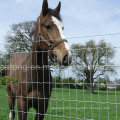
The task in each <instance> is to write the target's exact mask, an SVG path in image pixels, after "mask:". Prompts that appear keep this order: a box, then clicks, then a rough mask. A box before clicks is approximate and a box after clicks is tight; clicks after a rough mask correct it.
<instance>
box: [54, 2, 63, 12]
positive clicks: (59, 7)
mask: <svg viewBox="0 0 120 120" xmlns="http://www.w3.org/2000/svg"><path fill="white" fill-rule="evenodd" d="M60 9H61V2H59V4H58V6H57V7H56V8H55V9H54V10H55V11H56V12H57V13H60Z"/></svg>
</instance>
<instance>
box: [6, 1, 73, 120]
mask: <svg viewBox="0 0 120 120" xmlns="http://www.w3.org/2000/svg"><path fill="white" fill-rule="evenodd" d="M60 10H61V2H59V4H58V5H57V7H56V8H55V9H51V8H49V7H48V1H47V0H43V5H42V11H41V13H40V16H39V17H38V19H37V21H36V24H35V28H34V41H33V43H32V52H31V53H17V54H15V55H13V56H12V57H11V59H10V62H9V64H8V68H7V72H6V76H8V77H10V78H13V79H17V82H13V81H10V82H8V83H7V92H8V103H9V109H10V112H9V120H14V118H15V111H14V105H15V99H17V109H18V118H19V120H26V119H27V113H28V111H29V109H30V108H34V109H35V110H36V115H35V120H43V119H44V116H45V114H46V111H47V108H48V103H49V99H50V97H51V91H52V75H51V71H50V68H49V66H48V57H50V59H51V60H52V61H53V62H58V64H60V65H64V66H69V65H70V64H71V62H72V55H71V52H70V48H69V46H68V41H67V40H66V39H65V36H64V32H63V29H64V26H63V24H62V20H61V16H60ZM11 66H12V67H11Z"/></svg>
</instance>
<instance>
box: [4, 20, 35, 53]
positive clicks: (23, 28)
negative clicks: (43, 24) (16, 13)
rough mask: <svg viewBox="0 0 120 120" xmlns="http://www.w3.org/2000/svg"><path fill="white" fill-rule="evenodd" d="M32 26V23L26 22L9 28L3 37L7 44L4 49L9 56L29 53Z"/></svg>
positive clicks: (33, 24) (33, 23)
mask: <svg viewBox="0 0 120 120" xmlns="http://www.w3.org/2000/svg"><path fill="white" fill-rule="evenodd" d="M34 26H35V22H34V21H28V22H22V23H19V24H13V25H12V26H11V27H10V30H9V31H8V33H7V35H6V36H5V39H6V43H7V44H6V46H5V47H6V49H7V52H8V53H9V54H12V53H15V52H29V51H31V48H32V41H33V38H31V37H30V33H31V32H32V31H33V29H34Z"/></svg>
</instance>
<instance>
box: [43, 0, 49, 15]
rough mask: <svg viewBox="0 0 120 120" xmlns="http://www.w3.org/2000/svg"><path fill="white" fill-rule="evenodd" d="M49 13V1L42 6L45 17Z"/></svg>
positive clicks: (45, 1)
mask: <svg viewBox="0 0 120 120" xmlns="http://www.w3.org/2000/svg"><path fill="white" fill-rule="evenodd" d="M47 12H48V1H47V0H44V1H43V5H42V14H43V16H46V14H47Z"/></svg>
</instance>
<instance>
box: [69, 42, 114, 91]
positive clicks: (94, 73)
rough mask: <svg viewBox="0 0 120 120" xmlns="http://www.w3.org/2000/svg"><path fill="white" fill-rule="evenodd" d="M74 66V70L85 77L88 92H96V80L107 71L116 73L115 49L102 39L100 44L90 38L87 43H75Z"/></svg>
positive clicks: (79, 75)
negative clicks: (114, 65) (113, 60)
mask: <svg viewBox="0 0 120 120" xmlns="http://www.w3.org/2000/svg"><path fill="white" fill-rule="evenodd" d="M71 48H72V49H73V55H74V59H73V61H74V66H73V67H72V71H73V72H74V73H75V74H76V75H77V77H79V78H80V77H81V78H82V79H85V82H86V83H85V84H86V85H87V92H88V93H93V92H94V81H95V80H96V79H97V78H99V77H100V76H103V75H104V74H105V73H106V72H109V73H114V72H115V69H114V67H113V63H112V58H113V57H114V54H115V51H114V49H113V48H112V47H111V45H110V44H107V43H106V42H105V41H103V40H101V41H100V42H99V43H98V44H96V43H95V41H93V40H90V41H89V42H87V43H86V44H85V45H80V44H73V45H72V47H71Z"/></svg>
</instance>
